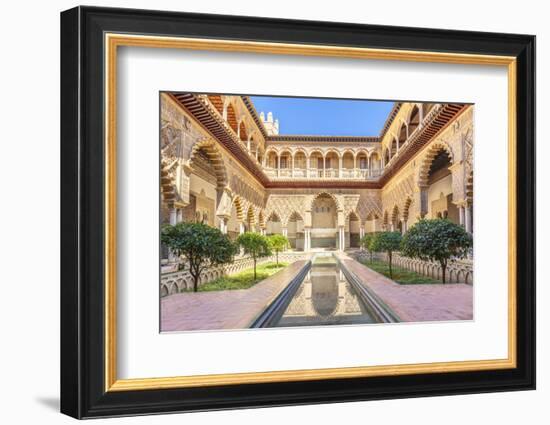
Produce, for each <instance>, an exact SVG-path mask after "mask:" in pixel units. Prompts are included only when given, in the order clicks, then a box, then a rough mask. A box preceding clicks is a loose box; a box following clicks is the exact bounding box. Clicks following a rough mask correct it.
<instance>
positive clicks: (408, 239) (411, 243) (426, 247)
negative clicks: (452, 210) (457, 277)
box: [401, 218, 473, 283]
mask: <svg viewBox="0 0 550 425" xmlns="http://www.w3.org/2000/svg"><path fill="white" fill-rule="evenodd" d="M472 245H473V241H472V236H471V235H470V234H469V233H468V232H466V230H464V228H463V227H462V226H459V225H458V224H455V223H453V222H452V221H450V220H447V219H443V218H436V219H429V220H428V219H424V220H420V221H419V222H418V223H416V224H415V225H414V226H412V227H411V228H410V229H409V230H408V231H407V233H406V234H405V237H404V238H403V242H402V244H401V253H402V254H404V255H406V256H407V257H413V258H419V259H421V260H424V261H436V262H438V263H439V264H440V265H441V275H442V279H441V280H442V281H443V283H445V273H446V270H447V264H448V262H449V260H450V259H451V258H464V257H465V256H466V255H467V254H468V250H469V249H470V248H471V247H472Z"/></svg>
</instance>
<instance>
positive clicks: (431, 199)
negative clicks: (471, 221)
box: [426, 147, 460, 224]
mask: <svg viewBox="0 0 550 425" xmlns="http://www.w3.org/2000/svg"><path fill="white" fill-rule="evenodd" d="M451 165H452V161H451V157H450V155H449V152H448V151H447V150H446V149H444V148H442V147H441V148H440V149H439V150H437V151H436V153H435V155H434V156H433V160H432V162H431V164H430V168H429V170H428V173H427V181H426V183H427V191H428V215H429V217H431V218H447V219H449V220H451V221H452V222H453V223H456V224H459V222H460V214H459V211H458V208H457V207H456V205H455V204H453V202H452V201H453V178H452V174H451V171H450V170H449V167H450V166H451Z"/></svg>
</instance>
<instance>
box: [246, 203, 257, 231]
mask: <svg viewBox="0 0 550 425" xmlns="http://www.w3.org/2000/svg"><path fill="white" fill-rule="evenodd" d="M246 231H247V232H255V231H256V217H254V207H253V206H252V205H250V206H249V207H248V212H247V213H246Z"/></svg>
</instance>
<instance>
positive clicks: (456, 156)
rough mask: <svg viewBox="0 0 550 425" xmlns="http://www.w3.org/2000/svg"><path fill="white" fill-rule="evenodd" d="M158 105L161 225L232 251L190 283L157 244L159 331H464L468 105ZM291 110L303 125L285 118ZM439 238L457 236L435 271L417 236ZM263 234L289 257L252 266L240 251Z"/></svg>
mask: <svg viewBox="0 0 550 425" xmlns="http://www.w3.org/2000/svg"><path fill="white" fill-rule="evenodd" d="M160 102H161V109H160V118H161V130H160V150H161V164H160V167H161V181H160V195H161V221H162V226H165V227H171V228H176V227H177V226H178V225H180V224H184V223H200V224H201V225H204V226H206V227H207V228H209V229H215V230H216V231H217V232H218V233H219V235H221V236H219V237H220V238H221V239H219V241H221V242H219V243H216V245H215V247H218V246H222V245H223V244H224V243H227V244H228V245H227V246H228V248H227V249H228V250H234V251H233V254H232V255H229V253H228V255H227V259H226V260H227V261H226V260H223V261H222V260H220V259H219V258H218V259H216V260H215V261H214V260H211V261H210V262H209V263H207V266H205V267H202V268H201V270H200V273H199V275H197V273H193V270H194V269H193V268H192V267H190V265H191V263H190V262H189V261H190V260H189V256H186V255H183V251H182V250H179V247H181V244H179V245H178V244H177V243H174V244H172V245H171V244H170V243H164V242H163V244H162V246H161V259H160V263H161V276H160V286H159V293H160V297H161V331H184V330H209V329H241V328H250V327H274V326H310V325H318V324H323V325H327V324H366V323H380V322H417V321H437V320H471V319H472V318H473V307H472V305H473V282H474V270H473V248H472V245H471V241H472V240H473V232H474V222H473V190H474V186H473V185H474V177H473V112H474V111H473V109H474V106H473V105H469V104H450V103H447V104H446V103H428V102H416V103H415V102H390V101H350V100H339V99H330V100H328V99H310V98H308V99H305V98H293V99H291V98H288V99H287V98H270V97H268V96H246V95H223V94H196V93H185V92H163V93H161V94H160ZM296 104H299V105H300V108H301V109H300V112H301V113H302V112H303V116H302V115H300V114H297V113H288V111H289V110H291V109H292V107H294V106H296ZM260 108H261V109H260ZM268 108H273V109H274V111H273V112H272V111H271V110H270V109H268ZM311 111H315V114H317V115H319V114H323V113H324V114H325V116H321V117H320V118H321V120H320V121H319V120H316V119H317V118H319V117H315V116H313V115H308V114H310V112H311ZM319 111H325V112H319ZM350 116H353V117H356V116H359V117H364V118H362V119H355V118H354V119H353V120H349V119H348V118H349V117H350ZM346 119H348V120H347V121H346ZM342 120H343V121H342ZM341 122H346V123H347V124H346V125H343V124H341ZM326 123H332V124H331V125H332V128H331V127H326V125H327V124H326ZM323 126H325V127H326V128H325V127H323ZM317 130H318V131H319V134H315V132H316V131H317ZM329 131H333V133H331V134H329V133H328V132H329ZM436 225H437V226H441V225H444V226H449V229H451V230H452V232H454V233H452V232H451V233H452V234H453V235H454V236H453V237H452V238H454V239H453V240H452V241H451V242H449V241H446V242H445V243H447V245H448V246H453V249H452V250H451V251H450V252H451V253H450V254H449V253H447V254H445V255H446V257H444V258H443V257H441V255H440V254H439V252H436V251H437V250H431V249H430V247H429V246H428V247H427V246H421V243H420V241H421V239H422V238H416V239H414V237H413V236H414V230H415V229H416V230H418V229H420V228H421V227H422V226H424V227H426V226H427V227H428V231H429V227H430V226H432V227H433V226H436ZM453 226H454V227H453ZM417 233H418V232H417ZM439 233H441V232H439ZM443 233H445V234H447V232H446V231H445V232H443ZM449 234H450V233H449ZM248 235H258V237H252V236H248ZM435 235H437V232H436V233H435ZM273 236H280V237H281V238H282V240H283V241H284V247H283V248H279V249H275V250H273V249H268V248H265V249H264V251H265V252H263V254H261V253H260V251H258V258H256V253H254V251H253V250H252V251H251V250H250V249H252V248H250V247H248V246H247V245H246V243H244V242H245V239H246V238H249V239H250V238H252V239H254V238H256V239H258V240H260V239H261V238H266V239H265V244H266V247H267V246H268V245H269V243H271V242H269V240H268V239H269V238H272V237H273ZM379 236H380V243H379V244H378V245H380V247H378V248H376V252H375V253H374V257H375V258H372V257H373V252H374V251H373V250H374V249H375V248H374V245H372V244H371V245H369V244H368V240H371V239H372V238H378V237H379ZM385 236H388V238H389V239H388V240H391V239H392V238H393V239H395V246H394V247H393V248H391V249H389V250H388V249H386V248H384V246H385V245H384V244H387V242H388V241H382V239H384V237H385ZM369 238H370V239H369ZM452 238H451V239H452ZM216 240H218V239H216ZM272 240H273V239H272ZM224 241H225V242H224ZM220 244H221V245H220ZM231 244H233V245H231ZM230 245H231V246H233V248H229V247H230ZM381 247H382V248H381ZM457 247H458V248H457ZM271 248H273V246H271ZM268 250H269V255H268V252H267V251H268ZM211 251H212V252H215V251H216V249H211ZM371 251H373V252H371ZM431 251H434V252H431ZM443 251H445V250H443V249H441V250H440V252H443ZM260 254H261V255H260ZM264 254H265V255H264ZM205 255H206V254H205ZM229 257H230V259H229ZM440 257H441V258H440ZM279 261H280V262H281V265H280V267H279V266H277V267H274V266H272V263H274V262H276V263H278V262H279ZM256 263H257V264H256ZM324 263H327V264H324ZM392 267H393V268H392ZM254 268H256V269H257V270H256V271H258V270H259V273H260V274H259V277H254V278H253V277H251V273H252V270H254ZM197 270H198V267H197ZM393 272H395V275H394V274H393Z"/></svg>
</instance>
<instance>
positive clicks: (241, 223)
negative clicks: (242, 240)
mask: <svg viewBox="0 0 550 425" xmlns="http://www.w3.org/2000/svg"><path fill="white" fill-rule="evenodd" d="M243 233H244V223H243V222H242V221H241V222H240V223H239V234H240V235H242V234H243Z"/></svg>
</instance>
